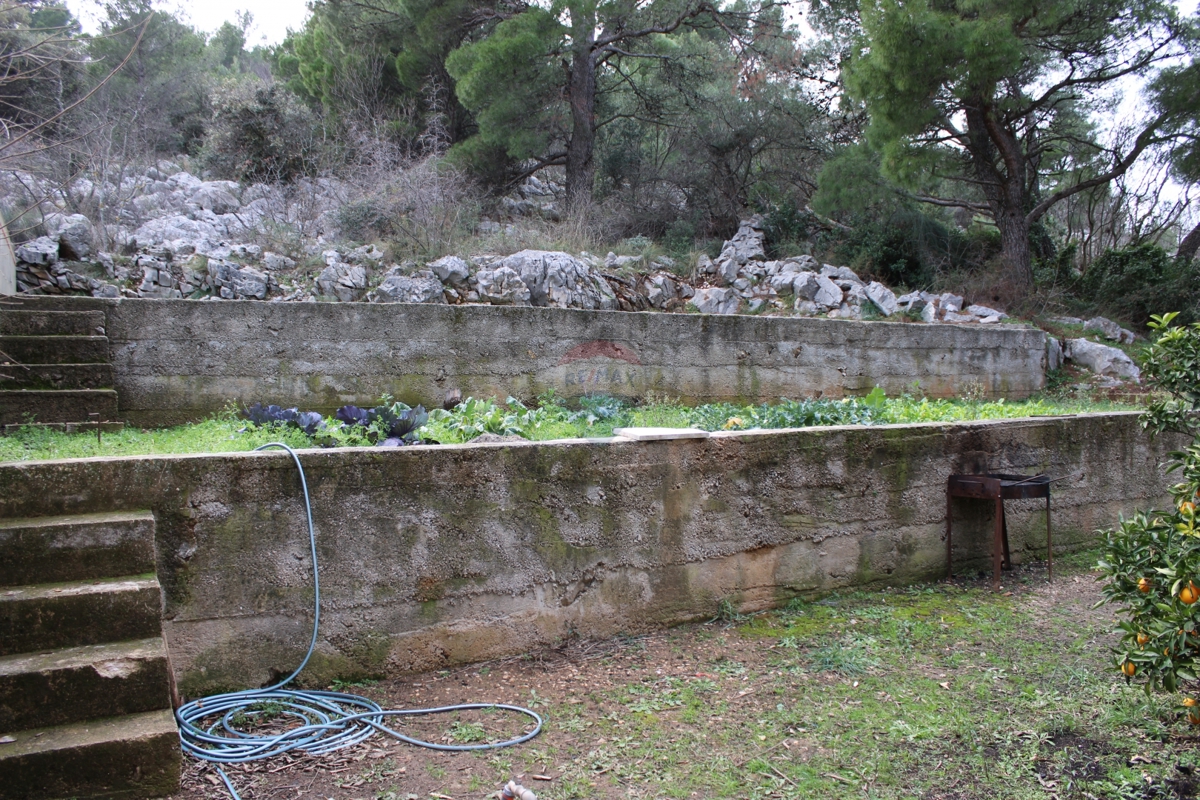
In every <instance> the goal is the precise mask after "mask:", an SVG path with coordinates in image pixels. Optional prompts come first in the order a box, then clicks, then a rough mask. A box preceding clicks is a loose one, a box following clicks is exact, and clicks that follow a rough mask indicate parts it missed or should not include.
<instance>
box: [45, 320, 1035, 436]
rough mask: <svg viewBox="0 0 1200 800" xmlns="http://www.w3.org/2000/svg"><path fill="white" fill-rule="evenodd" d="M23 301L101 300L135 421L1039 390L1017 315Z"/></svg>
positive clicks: (1029, 334) (1029, 343) (121, 388)
mask: <svg viewBox="0 0 1200 800" xmlns="http://www.w3.org/2000/svg"><path fill="white" fill-rule="evenodd" d="M75 301H78V302H75ZM30 304H31V305H32V306H36V307H38V308H42V307H45V308H48V309H53V310H61V309H63V308H67V307H71V308H75V307H77V306H78V307H81V308H82V307H86V308H89V309H90V308H100V309H103V310H104V311H105V315H106V323H105V330H106V332H107V334H108V337H109V340H110V341H111V347H112V360H113V363H114V364H115V367H116V388H117V390H118V393H119V395H120V414H121V417H122V418H123V419H125V420H128V421H130V422H133V423H134V424H140V425H162V424H167V423H173V422H180V421H184V420H187V419H196V418H200V417H203V416H206V415H208V414H211V413H212V412H214V411H219V410H221V409H222V408H225V407H226V406H228V405H229V404H230V403H240V404H249V403H252V402H256V401H260V402H264V403H278V404H280V405H284V406H288V405H297V406H301V407H303V408H308V409H315V410H323V411H332V410H333V409H335V408H337V407H338V406H341V405H344V404H346V403H354V404H356V405H370V404H373V403H375V402H376V401H378V399H379V397H380V396H381V395H382V394H384V393H388V394H391V395H393V396H395V397H396V398H398V399H401V400H404V401H405V402H408V403H410V404H416V403H418V402H420V403H424V404H426V405H427V406H429V405H440V404H441V402H442V398H443V397H444V395H445V392H446V391H447V390H448V389H459V390H461V391H462V393H463V395H464V396H467V395H475V396H494V397H498V398H501V399H503V398H504V397H506V396H508V395H514V396H516V397H520V398H525V399H531V398H533V397H535V396H536V395H538V394H540V393H541V392H543V391H545V390H547V389H554V390H555V391H556V392H557V393H558V394H559V395H561V396H564V397H575V396H580V395H584V394H596V393H606V394H612V395H616V396H621V397H630V398H642V397H645V396H646V395H647V394H650V393H655V394H658V395H669V396H671V397H678V398H681V399H683V400H685V401H688V402H717V401H755V402H757V401H770V400H776V399H778V398H779V397H783V396H787V397H812V396H826V397H842V396H844V395H848V394H865V393H866V392H869V391H870V390H871V389H872V388H874V387H875V386H876V385H878V386H881V387H883V389H884V390H885V391H887V392H888V393H889V394H899V393H901V392H905V391H913V389H914V387H917V388H918V389H919V391H920V392H923V393H924V394H926V395H929V396H932V397H947V396H953V395H960V394H962V393H964V392H965V391H967V390H968V389H969V390H972V391H975V392H979V393H982V394H983V395H984V396H989V397H1007V398H1014V399H1016V398H1023V397H1027V396H1028V395H1030V394H1032V393H1033V392H1036V391H1038V390H1040V389H1041V388H1043V386H1044V385H1045V366H1044V365H1045V358H1046V355H1045V350H1046V342H1045V334H1044V333H1042V332H1041V331H1039V330H1035V329H1032V328H1024V327H1015V326H961V325H917V324H903V323H884V322H869V323H864V322H856V321H852V320H828V319H801V318H796V319H791V318H779V317H752V316H706V315H698V314H665V313H626V312H615V311H614V312H607V311H575V310H567V309H557V308H522V307H491V306H435V305H409V304H386V305H374V304H366V303H256V302H249V301H246V302H221V303H198V302H195V301H187V300H128V299H126V300H108V301H105V300H96V299H91V298H45V299H38V300H32V301H30ZM69 304H71V305H69Z"/></svg>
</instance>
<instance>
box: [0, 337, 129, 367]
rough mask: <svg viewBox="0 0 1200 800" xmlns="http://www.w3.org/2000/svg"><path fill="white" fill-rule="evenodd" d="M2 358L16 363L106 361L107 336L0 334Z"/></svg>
mask: <svg viewBox="0 0 1200 800" xmlns="http://www.w3.org/2000/svg"><path fill="white" fill-rule="evenodd" d="M0 351H3V353H4V355H3V356H2V357H0V358H3V359H4V360H12V361H16V362H17V363H18V364H106V363H108V362H109V361H110V360H111V359H110V358H109V354H108V337H107V336H0Z"/></svg>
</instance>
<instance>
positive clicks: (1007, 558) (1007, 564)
mask: <svg viewBox="0 0 1200 800" xmlns="http://www.w3.org/2000/svg"><path fill="white" fill-rule="evenodd" d="M1000 517H1001V518H1002V519H1003V520H1004V525H1002V526H1001V527H1002V529H1003V533H1004V563H1003V564H1002V566H1003V567H1004V569H1012V554H1011V553H1009V552H1008V517H1007V516H1006V515H1005V514H1004V500H1001V501H1000Z"/></svg>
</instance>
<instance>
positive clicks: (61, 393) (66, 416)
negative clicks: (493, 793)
mask: <svg viewBox="0 0 1200 800" xmlns="http://www.w3.org/2000/svg"><path fill="white" fill-rule="evenodd" d="M90 414H99V415H100V419H101V420H109V419H112V418H113V417H115V416H117V393H116V391H115V390H113V389H60V390H54V389H4V390H0V425H11V424H14V423H19V422H87V421H88V419H89V415H90Z"/></svg>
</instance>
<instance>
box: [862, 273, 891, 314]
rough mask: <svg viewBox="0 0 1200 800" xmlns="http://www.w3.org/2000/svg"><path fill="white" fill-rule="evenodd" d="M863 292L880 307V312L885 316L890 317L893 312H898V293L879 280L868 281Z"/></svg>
mask: <svg viewBox="0 0 1200 800" xmlns="http://www.w3.org/2000/svg"><path fill="white" fill-rule="evenodd" d="M863 292H864V293H865V294H866V295H867V299H868V300H870V301H871V302H872V303H874V304H875V307H876V308H878V309H879V312H880V313H881V314H883V315H884V316H885V317H890V316H891V315H892V314H895V313H896V309H897V307H898V306H897V302H896V293H895V292H893V291H892V290H891V289H889V288H888V287H886V286H884V285H883V284H882V283H880V282H879V281H871V282H870V283H868V284H867V285H866V287H865V288H864V289H863Z"/></svg>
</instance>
